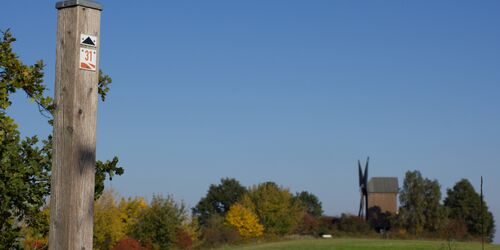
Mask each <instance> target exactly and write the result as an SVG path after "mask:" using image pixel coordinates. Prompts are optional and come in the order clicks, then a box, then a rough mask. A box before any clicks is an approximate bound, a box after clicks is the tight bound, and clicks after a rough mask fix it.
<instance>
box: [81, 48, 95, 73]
mask: <svg viewBox="0 0 500 250" xmlns="http://www.w3.org/2000/svg"><path fill="white" fill-rule="evenodd" d="M96 67H97V51H96V50H95V49H87V48H80V69H85V70H91V71H95V70H96Z"/></svg>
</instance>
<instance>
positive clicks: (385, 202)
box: [368, 177, 399, 214]
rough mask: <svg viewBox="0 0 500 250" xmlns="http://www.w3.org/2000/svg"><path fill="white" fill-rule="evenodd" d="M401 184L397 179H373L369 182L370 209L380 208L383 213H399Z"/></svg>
mask: <svg viewBox="0 0 500 250" xmlns="http://www.w3.org/2000/svg"><path fill="white" fill-rule="evenodd" d="M398 191H399V184H398V178H397V177H373V178H371V179H370V181H369V182H368V207H369V208H372V207H375V206H377V207H379V208H380V210H381V212H383V213H384V212H390V213H391V214H396V213H397V212H398Z"/></svg>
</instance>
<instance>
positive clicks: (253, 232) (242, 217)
mask: <svg viewBox="0 0 500 250" xmlns="http://www.w3.org/2000/svg"><path fill="white" fill-rule="evenodd" d="M226 223H228V224H229V225H231V226H233V227H234V228H235V229H236V230H237V231H238V233H239V234H240V235H241V236H243V237H245V238H253V237H259V236H261V235H262V234H263V232H264V226H262V224H260V223H259V219H258V218H257V216H256V215H255V214H254V213H252V211H250V210H249V209H246V208H245V207H243V206H242V205H240V204H238V203H236V204H234V205H232V206H231V208H230V209H229V211H228V212H227V214H226Z"/></svg>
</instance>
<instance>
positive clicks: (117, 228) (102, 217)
mask: <svg viewBox="0 0 500 250" xmlns="http://www.w3.org/2000/svg"><path fill="white" fill-rule="evenodd" d="M116 196H117V195H116V193H115V192H114V191H113V190H112V189H108V190H106V191H105V192H104V193H103V195H102V196H101V197H100V198H99V199H98V200H97V201H96V202H95V203H94V241H93V243H94V249H99V250H109V249H111V247H113V246H114V245H115V244H116V243H117V242H118V241H119V240H120V239H122V238H123V237H125V233H126V224H125V222H126V221H125V218H126V215H125V214H124V211H122V210H120V208H119V207H118V204H117V198H116Z"/></svg>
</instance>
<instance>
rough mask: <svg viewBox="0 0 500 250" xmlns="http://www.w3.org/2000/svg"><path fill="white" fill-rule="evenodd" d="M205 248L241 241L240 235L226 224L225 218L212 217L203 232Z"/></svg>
mask: <svg viewBox="0 0 500 250" xmlns="http://www.w3.org/2000/svg"><path fill="white" fill-rule="evenodd" d="M201 238H202V241H203V243H202V244H203V246H204V247H208V248H210V247H214V246H218V245H221V244H231V243H235V242H237V241H239V240H241V237H240V234H239V233H238V232H237V231H236V230H235V229H234V228H233V227H231V226H229V225H227V224H226V223H224V217H222V216H220V215H212V216H211V217H210V218H209V219H208V220H207V224H206V225H205V226H204V227H203V228H202V230H201Z"/></svg>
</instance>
